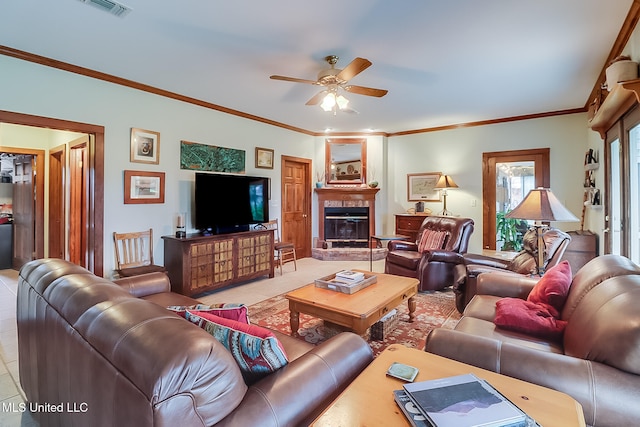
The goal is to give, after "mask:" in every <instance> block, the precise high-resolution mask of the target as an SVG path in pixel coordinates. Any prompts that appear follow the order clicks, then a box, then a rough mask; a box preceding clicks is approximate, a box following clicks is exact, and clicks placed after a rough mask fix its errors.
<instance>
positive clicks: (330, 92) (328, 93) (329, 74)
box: [270, 55, 387, 115]
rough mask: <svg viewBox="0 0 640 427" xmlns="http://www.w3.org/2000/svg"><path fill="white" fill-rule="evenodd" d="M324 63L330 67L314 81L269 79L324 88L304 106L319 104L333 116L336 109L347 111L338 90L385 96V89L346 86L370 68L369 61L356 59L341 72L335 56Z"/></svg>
mask: <svg viewBox="0 0 640 427" xmlns="http://www.w3.org/2000/svg"><path fill="white" fill-rule="evenodd" d="M325 61H327V63H328V64H329V65H330V68H328V69H325V70H321V71H320V72H319V73H318V78H317V79H316V80H315V81H313V80H305V79H298V78H295V77H286V76H278V75H272V76H271V77H270V78H271V79H273V80H284V81H289V82H294V83H306V84H312V85H316V86H324V87H326V89H325V90H323V91H321V92H319V93H317V94H315V95H314V96H313V97H312V98H311V99H309V100H308V101H307V103H306V105H318V104H320V108H322V109H323V110H324V111H327V112H329V111H332V112H333V114H334V115H335V114H336V113H337V111H338V109H339V110H343V111H348V110H349V109H348V107H347V105H348V104H349V100H348V99H347V98H346V97H345V96H344V95H342V94H340V95H339V94H338V90H339V89H342V90H344V91H346V92H350V93H355V94H358V95H366V96H375V97H377V98H380V97H382V96H385V95H386V94H387V90H385V89H374V88H370V87H364V86H354V85H348V84H347V83H348V82H349V80H351V79H352V78H354V77H355V76H357V75H358V74H360V73H361V72H363V71H364V70H366V69H367V68H369V67H370V66H371V61H369V60H367V59H364V58H356V59H354V60H353V61H351V62H350V63H349V65H347V66H346V67H345V68H344V69H342V70H341V69H339V68H335V65H336V63H337V62H338V57H337V56H336V55H329V56H327V57H325Z"/></svg>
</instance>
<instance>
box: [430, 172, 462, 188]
mask: <svg viewBox="0 0 640 427" xmlns="http://www.w3.org/2000/svg"><path fill="white" fill-rule="evenodd" d="M433 188H458V184H456V183H455V182H453V179H451V177H450V176H449V175H440V179H438V182H436V185H435V186H434V187H433Z"/></svg>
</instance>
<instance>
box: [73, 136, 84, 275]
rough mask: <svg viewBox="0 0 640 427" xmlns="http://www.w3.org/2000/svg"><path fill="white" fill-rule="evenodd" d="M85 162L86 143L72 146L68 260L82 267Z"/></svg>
mask: <svg viewBox="0 0 640 427" xmlns="http://www.w3.org/2000/svg"><path fill="white" fill-rule="evenodd" d="M86 164H87V147H86V144H80V145H76V146H72V147H71V150H70V152H69V189H70V193H69V261H71V262H72V263H74V264H78V265H80V266H82V267H88V252H87V231H88V228H87V216H88V215H87V213H88V212H87V208H88V204H87V201H88V194H87V188H88V186H87V174H86V170H85V168H86Z"/></svg>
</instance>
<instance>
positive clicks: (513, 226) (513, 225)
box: [496, 212, 523, 252]
mask: <svg viewBox="0 0 640 427" xmlns="http://www.w3.org/2000/svg"><path fill="white" fill-rule="evenodd" d="M507 213H508V212H498V213H497V214H496V232H497V235H498V239H497V241H498V242H502V249H501V250H503V251H514V252H518V251H520V250H522V236H521V235H520V234H521V233H520V231H519V226H520V225H521V223H522V222H523V221H522V220H521V219H514V218H506V215H507Z"/></svg>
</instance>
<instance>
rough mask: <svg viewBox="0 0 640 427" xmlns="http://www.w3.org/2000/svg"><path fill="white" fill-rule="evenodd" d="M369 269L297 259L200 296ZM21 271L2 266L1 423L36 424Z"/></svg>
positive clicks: (254, 296) (211, 298)
mask: <svg viewBox="0 0 640 427" xmlns="http://www.w3.org/2000/svg"><path fill="white" fill-rule="evenodd" d="M351 268H354V269H362V270H369V261H319V260H316V259H313V258H304V259H301V260H298V270H297V271H294V270H293V264H292V263H288V264H285V266H284V274H283V275H280V273H279V272H278V270H276V276H275V277H274V278H273V279H263V280H256V281H253V282H249V283H245V284H241V285H237V286H233V287H231V288H228V289H224V290H222V291H218V292H213V293H210V294H208V295H205V296H201V297H199V298H198V299H199V300H201V301H202V302H204V303H209V304H211V303H213V302H241V303H244V304H247V305H251V304H255V303H257V302H260V301H263V300H265V299H267V298H271V297H273V296H276V295H280V294H282V293H284V292H287V291H290V290H292V289H296V288H299V287H300V286H303V285H305V284H307V283H311V282H312V281H313V280H314V279H316V278H318V277H322V276H326V275H329V274H331V273H335V272H336V271H338V270H342V269H351ZM383 270H384V260H381V261H374V262H373V271H377V272H382V271H383ZM17 285H18V272H17V271H15V270H0V359H1V360H0V362H1V363H0V427H16V426H21V427H32V426H33V427H37V423H36V422H35V421H34V420H33V418H32V417H31V414H30V413H29V412H28V411H27V412H22V411H20V404H23V403H24V394H23V392H22V390H21V388H20V382H19V380H18V337H17V331H16V307H15V306H16V290H17Z"/></svg>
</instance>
